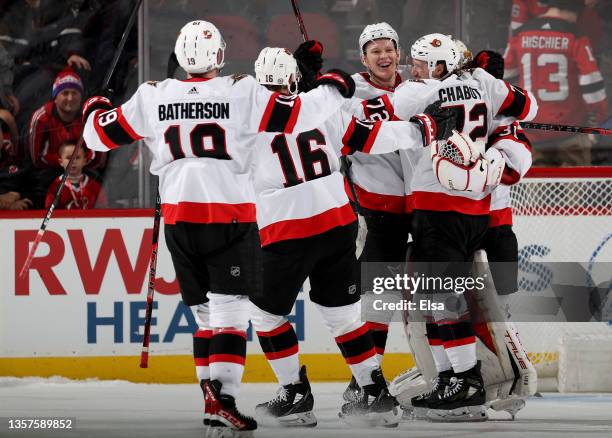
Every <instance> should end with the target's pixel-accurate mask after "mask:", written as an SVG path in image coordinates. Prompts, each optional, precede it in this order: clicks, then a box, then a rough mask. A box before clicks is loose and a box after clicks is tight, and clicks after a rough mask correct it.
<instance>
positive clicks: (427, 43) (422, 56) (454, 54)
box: [410, 33, 461, 75]
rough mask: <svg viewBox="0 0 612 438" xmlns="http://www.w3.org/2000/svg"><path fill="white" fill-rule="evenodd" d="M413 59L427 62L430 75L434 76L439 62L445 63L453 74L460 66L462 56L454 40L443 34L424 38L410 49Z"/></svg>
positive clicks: (433, 34) (434, 34)
mask: <svg viewBox="0 0 612 438" xmlns="http://www.w3.org/2000/svg"><path fill="white" fill-rule="evenodd" d="M410 56H412V59H417V60H419V61H425V62H427V68H428V69H429V74H430V75H432V74H433V71H434V70H435V68H436V65H437V64H438V62H441V61H444V62H445V63H446V69H447V70H448V71H449V72H451V71H453V70H455V69H456V68H457V67H458V66H459V62H460V59H461V56H460V54H459V49H458V48H457V45H456V44H455V42H454V41H453V39H452V38H451V37H449V36H447V35H443V34H441V33H431V34H429V35H425V36H422V37H421V38H419V39H418V40H416V41H415V42H414V44H413V45H412V47H411V49H410Z"/></svg>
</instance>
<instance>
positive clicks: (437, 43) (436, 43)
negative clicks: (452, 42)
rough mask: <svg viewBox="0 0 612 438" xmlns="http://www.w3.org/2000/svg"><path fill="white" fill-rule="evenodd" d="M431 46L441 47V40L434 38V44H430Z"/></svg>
mask: <svg viewBox="0 0 612 438" xmlns="http://www.w3.org/2000/svg"><path fill="white" fill-rule="evenodd" d="M429 44H431V45H432V46H433V47H440V46H441V45H442V41H440V40H439V39H437V38H434V39H433V40H432V42H431V43H429Z"/></svg>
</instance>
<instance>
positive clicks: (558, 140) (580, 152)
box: [505, 0, 608, 166]
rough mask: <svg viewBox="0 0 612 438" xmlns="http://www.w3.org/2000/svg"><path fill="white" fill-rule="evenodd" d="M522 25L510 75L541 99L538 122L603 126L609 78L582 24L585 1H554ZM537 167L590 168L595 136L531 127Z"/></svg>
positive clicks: (512, 45) (510, 53) (512, 44)
mask: <svg viewBox="0 0 612 438" xmlns="http://www.w3.org/2000/svg"><path fill="white" fill-rule="evenodd" d="M547 4H548V9H547V10H546V12H545V13H544V14H542V15H540V16H539V17H537V18H533V19H531V20H529V21H528V22H526V23H525V24H524V25H523V26H521V27H519V28H517V29H516V30H515V31H514V32H513V35H512V38H511V39H510V41H509V42H508V47H507V49H506V54H505V59H506V79H507V80H512V78H516V79H519V84H520V86H521V87H524V88H525V89H527V90H529V91H532V92H533V93H534V95H535V96H536V97H537V98H538V100H539V101H540V102H541V109H540V112H539V114H538V118H537V119H536V122H539V121H544V122H546V121H548V120H554V121H556V123H562V124H567V125H587V126H589V125H590V126H597V123H601V122H603V121H604V120H606V118H607V112H608V101H607V96H606V88H605V83H604V79H603V76H602V74H601V72H600V71H599V67H598V66H597V60H596V59H595V56H594V53H593V48H592V45H591V42H590V40H589V38H588V36H585V35H584V34H583V33H582V32H581V31H580V30H578V28H577V26H576V21H577V19H578V16H579V14H580V12H581V11H582V9H584V2H582V1H578V0H550V1H548V2H547ZM530 138H531V141H532V142H533V144H534V152H533V155H534V159H533V160H534V163H535V165H545V166H546V165H549V166H563V165H570V166H588V165H590V164H591V147H592V144H593V142H594V140H593V136H588V135H584V134H576V135H572V136H568V135H567V134H565V133H559V132H544V131H531V133H530Z"/></svg>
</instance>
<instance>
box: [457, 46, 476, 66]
mask: <svg viewBox="0 0 612 438" xmlns="http://www.w3.org/2000/svg"><path fill="white" fill-rule="evenodd" d="M454 41H455V45H456V46H457V50H458V51H459V65H460V66H463V65H465V64H467V63H468V62H470V61H472V60H473V59H474V55H472V51H471V50H470V49H468V48H467V46H466V45H465V43H464V42H463V41H461V40H458V39H455V40H454Z"/></svg>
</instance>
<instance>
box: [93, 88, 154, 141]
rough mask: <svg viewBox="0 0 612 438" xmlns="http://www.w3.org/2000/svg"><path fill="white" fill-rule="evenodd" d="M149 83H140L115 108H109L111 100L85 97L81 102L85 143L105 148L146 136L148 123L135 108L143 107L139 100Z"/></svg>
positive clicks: (100, 97)
mask: <svg viewBox="0 0 612 438" xmlns="http://www.w3.org/2000/svg"><path fill="white" fill-rule="evenodd" d="M150 86H152V85H150V84H148V83H145V84H142V85H141V86H140V87H139V88H138V90H137V91H136V93H135V94H134V95H133V96H132V97H131V98H130V99H129V100H128V101H127V102H125V103H124V104H123V105H121V106H118V107H117V108H113V105H112V103H111V101H110V100H109V99H108V98H106V97H104V96H93V97H90V98H89V99H87V101H86V102H85V104H84V105H83V121H84V122H85V126H84V128H83V139H84V140H85V143H86V144H87V147H88V148H90V149H93V150H96V151H109V150H111V149H115V148H116V147H118V146H121V145H126V144H131V143H133V142H135V141H137V140H141V139H142V138H144V137H147V136H148V134H149V127H148V124H147V122H146V118H145V117H144V115H142V114H140V111H139V108H145V107H146V106H145V104H144V103H143V102H140V101H141V100H143V99H144V96H143V94H145V93H146V91H145V88H146V87H150Z"/></svg>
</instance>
